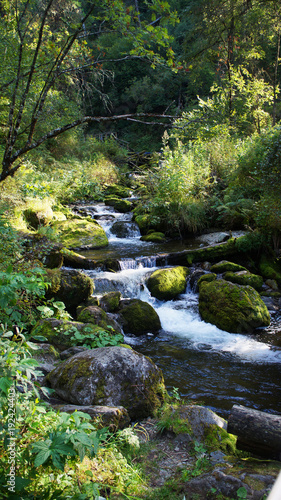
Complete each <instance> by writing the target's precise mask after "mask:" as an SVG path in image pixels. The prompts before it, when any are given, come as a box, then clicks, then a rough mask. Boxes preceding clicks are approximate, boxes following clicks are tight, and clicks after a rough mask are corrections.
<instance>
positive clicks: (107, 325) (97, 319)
mask: <svg viewBox="0 0 281 500" xmlns="http://www.w3.org/2000/svg"><path fill="white" fill-rule="evenodd" d="M77 320H78V321H81V322H82V323H91V324H93V325H98V326H99V327H101V328H103V329H104V330H110V329H111V328H113V330H115V331H118V332H120V331H121V329H120V327H119V328H118V326H117V323H116V321H114V320H112V319H111V318H109V317H108V316H107V314H106V312H105V311H104V310H103V309H101V308H100V307H98V306H88V307H85V308H84V309H82V311H80V312H79V314H78V316H77Z"/></svg>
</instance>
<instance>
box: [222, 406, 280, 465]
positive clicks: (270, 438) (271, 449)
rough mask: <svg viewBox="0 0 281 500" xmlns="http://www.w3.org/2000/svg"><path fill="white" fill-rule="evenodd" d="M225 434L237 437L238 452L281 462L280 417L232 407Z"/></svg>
mask: <svg viewBox="0 0 281 500" xmlns="http://www.w3.org/2000/svg"><path fill="white" fill-rule="evenodd" d="M227 432H229V433H230V434H234V435H236V436H238V438H237V443H236V446H237V448H238V449H239V450H245V451H250V452H251V453H254V454H257V455H261V456H266V457H270V458H274V459H277V460H280V461H281V416H280V415H271V414H269V413H264V412H262V411H258V410H253V409H251V408H245V406H240V405H234V406H233V407H232V409H231V412H230V415H229V418H228V424H227Z"/></svg>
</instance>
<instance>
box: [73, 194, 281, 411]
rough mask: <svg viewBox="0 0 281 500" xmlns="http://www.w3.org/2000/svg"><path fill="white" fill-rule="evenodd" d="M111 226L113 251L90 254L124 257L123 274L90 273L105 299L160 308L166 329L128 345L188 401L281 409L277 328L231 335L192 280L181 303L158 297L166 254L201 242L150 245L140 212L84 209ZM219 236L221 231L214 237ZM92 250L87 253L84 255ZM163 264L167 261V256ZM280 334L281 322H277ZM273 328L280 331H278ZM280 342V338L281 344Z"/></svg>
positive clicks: (128, 337) (106, 226)
mask: <svg viewBox="0 0 281 500" xmlns="http://www.w3.org/2000/svg"><path fill="white" fill-rule="evenodd" d="M82 209H83V212H81V213H83V214H85V213H86V214H87V215H91V216H92V217H93V218H95V219H96V220H97V221H98V222H99V224H100V225H101V226H103V228H104V229H105V231H106V234H107V237H108V240H109V245H108V247H107V249H101V250H97V251H96V250H95V251H93V252H88V253H86V254H87V256H88V257H89V258H93V259H104V258H107V257H110V258H113V259H117V260H118V261H119V263H120V269H121V270H120V271H119V272H107V271H100V270H97V269H96V270H91V271H88V270H85V271H84V272H85V273H86V274H87V275H89V276H90V277H92V278H93V279H94V283H95V292H94V294H95V295H97V296H102V295H104V294H106V293H107V292H110V291H120V292H121V295H122V298H138V299H141V300H143V301H146V302H148V303H149V304H151V305H152V306H153V307H154V309H155V310H156V311H157V313H158V315H159V318H160V321H161V326H162V329H161V331H160V332H159V334H158V335H152V334H147V335H143V336H142V337H134V336H131V335H129V334H128V335H126V336H125V342H126V343H128V344H130V345H132V346H133V347H134V348H135V349H136V350H137V351H139V352H142V353H143V354H145V355H147V356H150V357H151V358H152V359H153V360H154V362H155V363H156V364H157V365H158V366H159V367H160V368H162V370H163V374H164V379H165V383H166V387H167V389H168V390H172V388H173V387H174V386H175V387H178V388H179V390H180V394H181V395H182V396H184V397H186V398H188V399H193V400H197V401H198V400H200V401H202V402H203V404H205V405H207V406H209V407H210V408H212V409H214V411H217V412H218V413H220V414H221V415H222V416H225V417H226V415H227V412H228V411H229V409H230V408H231V407H232V405H233V404H243V405H246V406H249V407H253V408H256V409H261V410H267V411H269V412H272V411H273V412H280V413H281V384H280V378H281V377H280V372H281V346H280V344H279V345H278V341H277V345H276V346H272V345H271V344H272V343H274V341H273V340H274V336H275V330H274V328H273V331H270V332H269V331H268V330H267V329H260V330H258V331H257V332H256V333H255V334H253V335H240V334H234V333H228V332H225V331H222V330H220V329H218V328H217V327H216V326H214V325H211V324H209V323H205V322H204V321H202V320H201V318H200V315H199V311H198V294H196V293H194V292H193V291H192V290H191V288H190V286H189V284H187V288H186V291H185V293H184V294H183V295H181V296H180V297H178V299H177V300H172V301H167V302H162V301H159V300H157V299H155V298H153V297H151V295H150V292H149V290H148V289H147V287H146V285H145V281H146V278H147V277H148V276H149V274H150V273H152V272H153V271H154V270H156V269H159V267H156V262H157V256H159V253H160V254H163V253H167V252H168V253H169V252H175V251H181V250H183V249H184V248H194V247H195V246H196V247H198V245H200V243H201V242H198V241H194V239H193V240H192V241H187V242H185V243H184V247H183V245H182V243H177V242H168V243H165V244H164V245H163V244H153V243H146V242H143V241H141V240H140V232H139V230H138V228H137V226H136V225H135V223H133V222H132V214H131V213H129V214H120V213H118V212H116V211H115V210H114V209H113V208H112V207H107V206H105V205H104V204H97V205H94V206H91V205H90V206H85V205H84V206H83V207H82ZM212 237H213V235H212ZM84 255H85V253H84ZM160 261H161V262H163V264H164V263H165V259H163V258H162V257H161V259H160ZM277 325H278V328H277V330H278V332H279V335H280V330H281V327H280V322H277ZM272 333H273V335H272ZM275 344H276V342H275Z"/></svg>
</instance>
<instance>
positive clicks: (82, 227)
mask: <svg viewBox="0 0 281 500" xmlns="http://www.w3.org/2000/svg"><path fill="white" fill-rule="evenodd" d="M52 227H53V229H54V230H55V231H56V233H57V238H58V240H59V242H60V243H62V244H63V245H64V246H65V247H66V248H70V249H73V250H75V249H80V250H81V249H89V248H103V247H106V246H107V245H108V239H107V236H106V234H105V231H104V229H103V228H102V227H101V226H100V225H99V224H98V223H97V222H96V221H94V220H93V219H89V218H83V217H80V218H78V217H77V218H73V219H68V220H65V221H56V222H54V223H53V224H52Z"/></svg>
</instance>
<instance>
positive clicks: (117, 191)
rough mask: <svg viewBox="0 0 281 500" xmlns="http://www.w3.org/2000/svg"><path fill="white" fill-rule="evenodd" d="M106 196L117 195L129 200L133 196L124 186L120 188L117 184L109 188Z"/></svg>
mask: <svg viewBox="0 0 281 500" xmlns="http://www.w3.org/2000/svg"><path fill="white" fill-rule="evenodd" d="M105 194H106V195H116V196H120V198H129V196H130V194H131V190H130V189H129V188H127V187H124V186H119V185H117V184H112V185H111V186H108V187H107V188H106V190H105Z"/></svg>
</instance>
